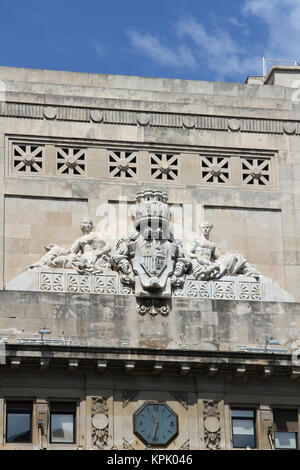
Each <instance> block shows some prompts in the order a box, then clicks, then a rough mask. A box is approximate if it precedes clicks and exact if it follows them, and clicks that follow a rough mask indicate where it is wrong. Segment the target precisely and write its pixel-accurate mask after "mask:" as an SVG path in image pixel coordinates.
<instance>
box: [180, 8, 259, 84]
mask: <svg viewBox="0 0 300 470" xmlns="http://www.w3.org/2000/svg"><path fill="white" fill-rule="evenodd" d="M177 32H178V35H179V37H181V38H182V39H187V38H188V39H189V40H190V41H191V43H192V45H193V47H194V48H195V47H196V48H197V52H198V57H199V63H201V64H202V66H203V64H205V66H207V67H208V68H209V69H211V70H214V71H215V74H216V78H217V79H219V80H222V79H224V78H226V77H228V76H233V75H235V74H238V75H240V74H250V73H251V72H252V73H253V72H254V71H257V67H258V64H257V59H256V58H255V57H254V58H253V57H247V51H246V50H245V49H244V48H243V47H242V46H241V45H240V44H239V42H238V41H236V39H234V38H233V37H232V36H231V35H230V33H229V32H227V31H226V30H224V29H214V30H212V31H209V32H208V31H207V30H206V29H205V28H204V26H203V25H202V24H201V23H198V22H197V21H196V20H195V19H194V18H192V17H190V18H187V19H183V20H180V21H179V23H178V25H177Z"/></svg>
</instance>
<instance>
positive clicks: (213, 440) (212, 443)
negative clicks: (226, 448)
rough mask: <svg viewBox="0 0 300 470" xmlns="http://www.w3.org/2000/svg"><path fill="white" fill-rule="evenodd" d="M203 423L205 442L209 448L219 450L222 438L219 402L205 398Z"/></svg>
mask: <svg viewBox="0 0 300 470" xmlns="http://www.w3.org/2000/svg"><path fill="white" fill-rule="evenodd" d="M203 404H204V411H203V423H204V442H205V445H206V447H207V449H211V450H219V449H220V440H221V422H220V413H219V410H218V403H215V402H213V401H211V400H204V402H203Z"/></svg>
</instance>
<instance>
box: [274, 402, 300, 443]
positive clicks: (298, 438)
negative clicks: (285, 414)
mask: <svg viewBox="0 0 300 470" xmlns="http://www.w3.org/2000/svg"><path fill="white" fill-rule="evenodd" d="M274 410H283V411H289V410H292V411H295V412H296V415H297V431H296V432H295V434H296V447H295V448H292V449H291V448H289V447H276V444H275V433H276V432H288V431H275V420H274ZM299 412H300V408H299V407H298V406H292V405H290V406H286V405H272V419H273V441H274V450H299V449H300V429H299V426H300V416H299Z"/></svg>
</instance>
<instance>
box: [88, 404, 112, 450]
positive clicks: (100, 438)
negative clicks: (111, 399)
mask: <svg viewBox="0 0 300 470" xmlns="http://www.w3.org/2000/svg"><path fill="white" fill-rule="evenodd" d="M91 426H92V442H93V446H94V447H96V448H97V449H99V450H101V449H105V448H107V444H108V434H109V421H108V405H107V398H105V397H103V396H98V397H91Z"/></svg>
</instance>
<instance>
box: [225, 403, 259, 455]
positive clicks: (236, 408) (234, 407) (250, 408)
mask: <svg viewBox="0 0 300 470" xmlns="http://www.w3.org/2000/svg"><path fill="white" fill-rule="evenodd" d="M233 411H253V413H254V416H253V418H250V417H249V418H246V417H234V416H232V412H233ZM234 419H237V420H241V421H242V420H251V421H252V422H253V429H254V447H250V448H251V449H257V445H258V433H257V406H255V405H252V406H251V405H250V406H246V405H242V406H239V405H230V429H231V443H232V449H237V450H239V449H246V448H247V446H246V447H236V446H234V432H233V420H234Z"/></svg>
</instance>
